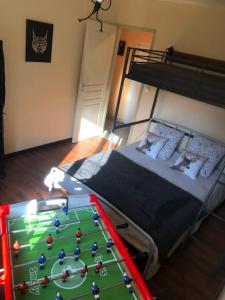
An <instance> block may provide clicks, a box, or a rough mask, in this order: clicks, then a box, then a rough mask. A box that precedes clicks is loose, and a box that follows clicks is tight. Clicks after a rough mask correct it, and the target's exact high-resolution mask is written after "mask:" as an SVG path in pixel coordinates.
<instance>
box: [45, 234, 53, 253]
mask: <svg viewBox="0 0 225 300" xmlns="http://www.w3.org/2000/svg"><path fill="white" fill-rule="evenodd" d="M52 242H53V237H52V235H51V233H49V235H48V237H47V240H46V243H47V247H48V250H51V249H52Z"/></svg>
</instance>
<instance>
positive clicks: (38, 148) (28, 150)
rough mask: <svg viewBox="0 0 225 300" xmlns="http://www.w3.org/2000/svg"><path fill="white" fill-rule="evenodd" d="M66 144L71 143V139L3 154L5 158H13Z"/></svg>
mask: <svg viewBox="0 0 225 300" xmlns="http://www.w3.org/2000/svg"><path fill="white" fill-rule="evenodd" d="M68 142H71V143H72V138H68V139H64V140H60V141H56V142H52V143H48V144H43V145H39V146H35V147H32V148H27V149H24V150H20V151H16V152H12V153H8V154H5V158H9V157H13V156H16V155H18V154H21V153H26V152H30V151H35V150H40V149H43V148H47V147H49V146H53V145H58V144H63V143H68Z"/></svg>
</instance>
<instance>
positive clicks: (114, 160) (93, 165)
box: [66, 151, 202, 259]
mask: <svg viewBox="0 0 225 300" xmlns="http://www.w3.org/2000/svg"><path fill="white" fill-rule="evenodd" d="M66 172H67V173H68V174H69V175H71V176H74V177H75V178H77V179H79V180H80V181H82V182H83V183H85V184H86V185H87V186H88V187H90V188H91V189H92V190H94V191H95V192H96V193H98V194H99V195H101V196H102V197H104V198H105V199H106V200H107V201H109V202H110V203H111V204H113V205H114V206H115V207H116V208H118V209H119V210H120V211H122V212H123V213H124V214H125V215H127V216H128V217H129V218H130V219H131V220H133V221H134V222H135V223H136V224H138V225H139V226H140V227H141V228H142V229H143V230H145V231H146V232H147V233H148V234H149V235H150V236H151V237H152V238H153V239H154V241H155V243H156V245H157V247H158V251H159V256H160V258H161V259H165V258H166V257H167V255H168V252H169V250H170V248H171V247H172V246H173V245H174V243H175V242H176V241H177V240H178V238H179V237H180V236H181V235H182V234H183V233H184V232H185V231H186V230H187V229H188V228H189V226H190V225H191V224H192V222H193V221H194V218H195V216H196V215H197V213H198V211H199V209H200V207H201V205H202V202H201V201H199V200H198V199H196V198H195V197H193V196H192V195H190V194H189V193H187V192H186V191H184V190H182V189H180V188H179V187H177V186H175V185H174V184H172V183H170V182H168V181H167V180H165V179H163V178H162V177H160V176H159V175H157V174H155V173H153V172H151V171H149V170H146V169H145V168H143V167H141V166H139V165H138V164H136V163H134V162H133V161H131V160H129V159H128V158H126V157H125V156H123V155H122V154H120V153H118V152H116V151H111V152H106V153H100V154H97V155H94V156H92V157H91V158H88V159H82V160H79V161H76V162H75V163H73V165H71V166H70V167H69V168H68V169H67V170H66Z"/></svg>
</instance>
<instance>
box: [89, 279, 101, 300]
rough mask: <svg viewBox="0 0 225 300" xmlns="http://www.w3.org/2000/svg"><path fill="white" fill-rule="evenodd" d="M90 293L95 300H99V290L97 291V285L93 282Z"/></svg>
mask: <svg viewBox="0 0 225 300" xmlns="http://www.w3.org/2000/svg"><path fill="white" fill-rule="evenodd" d="M91 292H92V294H93V295H94V297H95V299H98V300H100V296H99V292H100V290H99V288H98V286H97V284H96V283H95V282H94V281H93V282H92V286H91Z"/></svg>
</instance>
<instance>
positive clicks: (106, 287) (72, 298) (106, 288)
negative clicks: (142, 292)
mask: <svg viewBox="0 0 225 300" xmlns="http://www.w3.org/2000/svg"><path fill="white" fill-rule="evenodd" d="M120 285H124V282H121V281H115V282H114V283H112V284H110V285H107V286H105V287H102V288H101V289H100V292H102V291H106V290H108V289H112V288H114V287H117V286H120ZM90 295H92V294H91V293H90V292H89V293H83V294H80V295H78V296H76V297H71V298H68V299H67V300H76V299H80V298H83V297H85V296H90Z"/></svg>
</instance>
